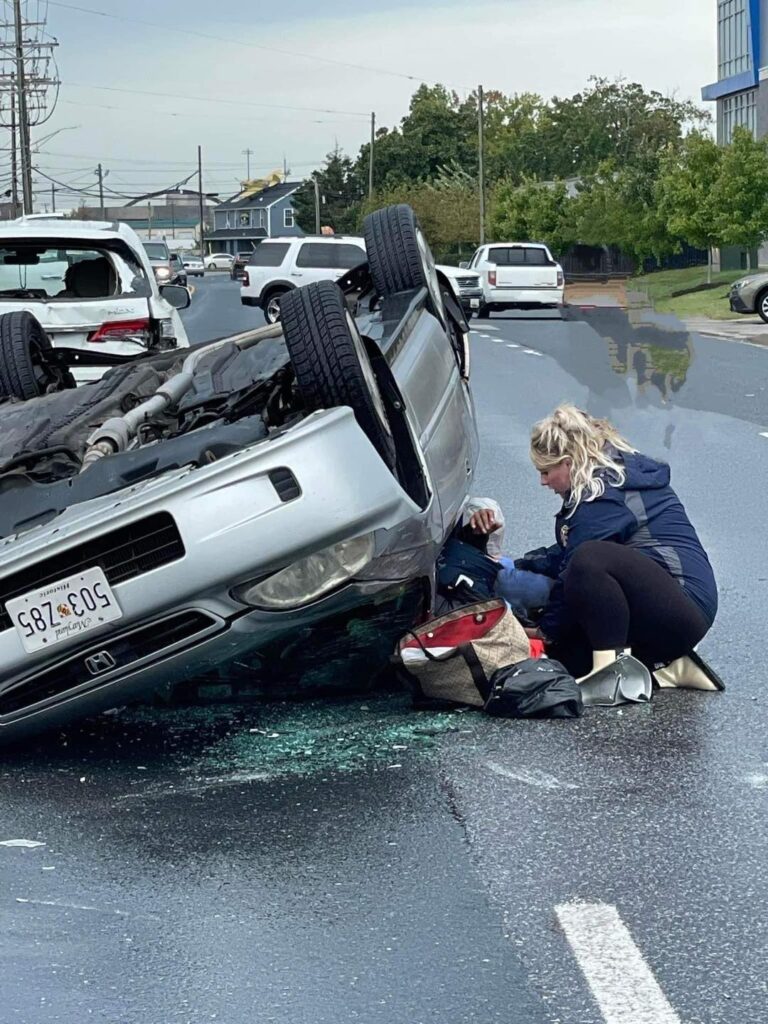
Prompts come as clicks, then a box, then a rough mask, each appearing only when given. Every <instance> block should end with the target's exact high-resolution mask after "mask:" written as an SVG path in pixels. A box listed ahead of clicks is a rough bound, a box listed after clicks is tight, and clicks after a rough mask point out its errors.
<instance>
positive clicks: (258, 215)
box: [252, 210, 266, 228]
mask: <svg viewBox="0 0 768 1024" xmlns="http://www.w3.org/2000/svg"><path fill="white" fill-rule="evenodd" d="M264 213H265V211H264V210H254V211H253V214H252V223H253V227H255V228H263V227H264V224H265V221H266V217H265V216H264Z"/></svg>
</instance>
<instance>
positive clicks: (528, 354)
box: [523, 348, 544, 357]
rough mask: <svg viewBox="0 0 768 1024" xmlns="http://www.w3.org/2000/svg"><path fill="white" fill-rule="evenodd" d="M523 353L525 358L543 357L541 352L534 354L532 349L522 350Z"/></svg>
mask: <svg viewBox="0 0 768 1024" xmlns="http://www.w3.org/2000/svg"><path fill="white" fill-rule="evenodd" d="M523 352H525V354H526V355H527V356H542V357H543V356H544V353H543V352H535V351H534V350H533V349H532V348H524V349H523Z"/></svg>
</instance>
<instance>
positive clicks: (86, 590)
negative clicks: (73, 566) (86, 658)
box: [5, 566, 123, 654]
mask: <svg viewBox="0 0 768 1024" xmlns="http://www.w3.org/2000/svg"><path fill="white" fill-rule="evenodd" d="M5 607H6V609H7V611H8V615H9V616H10V618H11V621H12V622H13V624H14V626H15V627H16V632H17V633H18V634H19V638H20V640H21V642H22V645H23V647H24V650H25V651H26V652H27V653H28V654H32V653H33V652H34V651H41V650H43V648H47V647H53V646H54V645H55V644H60V643H61V642H62V641H64V640H72V639H73V638H74V637H79V636H82V634H83V633H89V632H90V631H91V630H94V629H98V628H99V626H103V625H104V624H105V623H106V622H113V621H114V620H115V619H120V618H122V615H123V613H122V611H121V610H120V606H119V605H118V603H117V600H116V598H115V595H114V594H113V593H112V588H111V587H110V585H109V584H108V583H107V577H106V576H105V575H104V570H103V569H100V568H99V567H98V566H97V567H95V568H93V569H84V570H83V571H82V572H78V573H75V574H74V575H72V576H69V577H67V578H66V579H63V580H58V581H57V582H56V583H48V584H47V585H46V586H44V587H42V588H41V589H40V590H30V592H29V593H28V594H23V595H22V596H21V597H14V598H12V599H11V600H10V601H6V603H5Z"/></svg>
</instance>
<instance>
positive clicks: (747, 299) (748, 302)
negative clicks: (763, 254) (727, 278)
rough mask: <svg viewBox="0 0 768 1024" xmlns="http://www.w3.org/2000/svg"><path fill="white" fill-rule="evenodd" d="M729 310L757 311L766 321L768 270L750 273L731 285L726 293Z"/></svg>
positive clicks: (767, 311) (736, 311) (767, 316)
mask: <svg viewBox="0 0 768 1024" xmlns="http://www.w3.org/2000/svg"><path fill="white" fill-rule="evenodd" d="M728 299H729V301H730V307H731V312H733V313H757V314H758V316H759V317H760V319H761V320H764V321H765V322H766V323H768V272H766V271H761V272H760V273H759V274H758V273H755V274H750V275H749V276H748V277H742V278H741V280H740V281H736V282H735V283H734V284H732V285H731V290H730V292H729V293H728Z"/></svg>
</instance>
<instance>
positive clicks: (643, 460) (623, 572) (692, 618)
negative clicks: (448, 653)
mask: <svg viewBox="0 0 768 1024" xmlns="http://www.w3.org/2000/svg"><path fill="white" fill-rule="evenodd" d="M531 458H532V460H533V464H534V466H535V467H536V469H537V470H538V471H539V474H540V476H541V483H542V486H544V487H549V488H550V489H551V490H553V491H554V492H555V493H556V494H558V495H559V496H560V497H561V498H562V499H563V505H562V508H561V510H560V512H559V513H558V515H557V518H556V537H557V545H556V546H555V547H554V548H550V549H549V550H548V551H547V553H546V558H545V560H544V564H542V560H541V556H540V557H539V559H537V560H536V563H535V564H533V563H529V562H528V561H527V560H526V559H521V560H520V561H518V562H517V563H516V564H517V565H518V567H520V568H530V569H534V570H535V571H540V572H544V573H545V574H546V575H549V576H552V577H553V578H556V579H557V582H556V583H555V586H554V587H553V589H552V593H551V597H550V601H549V604H548V605H547V607H546V609H545V611H544V615H543V617H542V619H541V621H540V626H539V630H540V635H541V636H542V637H543V638H544V639H545V640H546V641H547V643H548V645H550V646H551V648H552V651H553V653H554V654H555V656H556V657H558V658H560V659H561V660H562V661H564V662H565V664H566V665H567V667H568V668H569V670H570V671H571V672H572V673H573V674H574V675H577V676H581V675H584V674H591V673H592V672H597V671H600V670H601V669H604V668H606V667H607V666H608V665H610V664H612V663H613V662H614V661H615V660H616V658H617V657H618V655H619V654H620V653H622V652H624V651H625V650H628V649H631V651H632V653H633V655H634V656H635V657H636V658H639V659H640V660H641V661H642V662H644V663H645V664H646V665H647V666H648V668H650V669H651V670H654V669H655V668H660V667H661V666H666V665H669V664H670V663H671V662H675V661H676V659H679V658H681V657H683V656H685V655H688V654H690V653H691V652H692V651H693V648H694V647H695V645H696V644H697V643H698V642H699V641H700V640H701V639H702V637H704V635H705V634H706V633H707V632H708V631H709V629H710V627H711V626H712V623H713V622H714V619H715V614H716V612H717V585H716V583H715V577H714V574H713V572H712V566H711V565H710V563H709V559H708V558H707V554H706V552H705V551H704V548H703V547H702V545H701V541H700V540H699V538H698V536H697V534H696V531H695V529H694V528H693V526H692V525H691V522H690V520H689V519H688V516H687V515H686V512H685V509H684V508H683V505H682V503H681V502H680V499H679V498H678V496H677V494H675V492H674V491H673V490H672V488H671V487H670V484H669V479H670V471H669V466H667V465H665V464H664V463H661V462H656V461H655V460H654V459H651V458H648V456H646V455H641V454H640V453H639V452H637V451H636V450H635V449H634V448H633V447H632V446H631V445H630V444H629V443H628V442H627V441H626V440H625V439H624V438H623V437H622V436H621V435H620V434H619V433H618V432H617V431H616V429H615V428H614V427H613V426H612V425H611V424H610V423H608V422H607V421H605V420H596V419H594V418H593V417H591V416H589V415H588V414H587V413H585V412H582V411H581V410H579V409H577V408H575V406H572V405H561V406H560V407H559V408H557V409H555V411H554V412H553V413H552V415H551V416H548V417H547V418H546V419H544V420H542V421H541V422H540V423H537V424H536V426H535V427H534V428H533V431H532V434H531ZM657 678H658V676H657ZM678 685H685V684H684V683H681V682H680V681H679V680H678ZM688 685H696V684H695V683H689V684H688ZM701 688H707V689H708V688H710V687H709V686H704V685H702V687H701ZM711 688H714V687H711Z"/></svg>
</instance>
